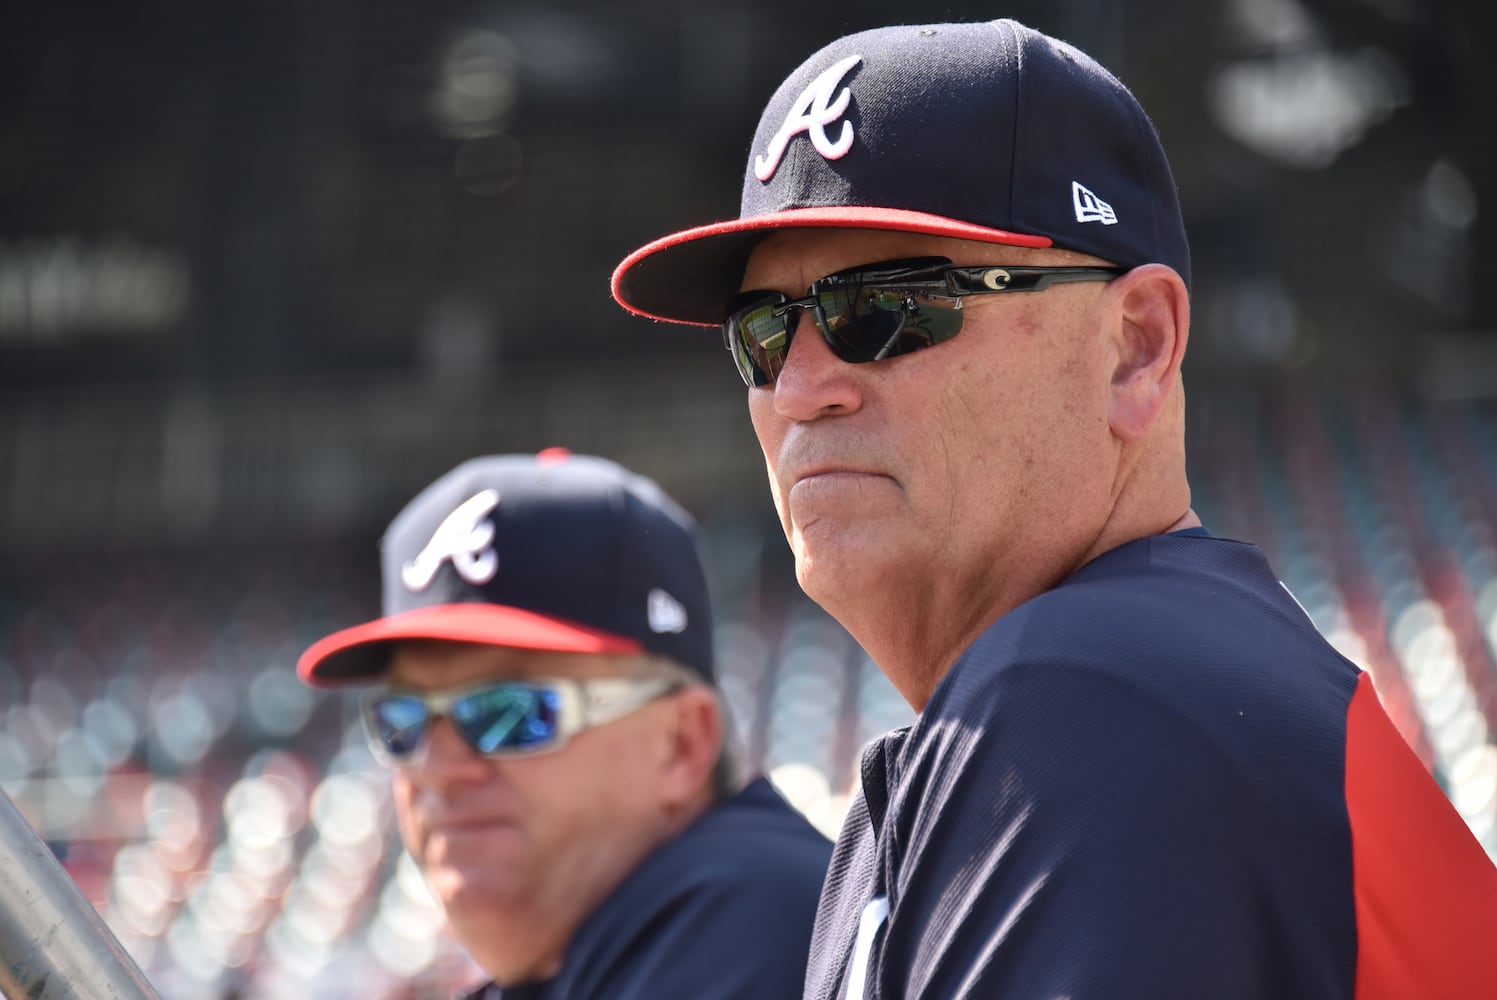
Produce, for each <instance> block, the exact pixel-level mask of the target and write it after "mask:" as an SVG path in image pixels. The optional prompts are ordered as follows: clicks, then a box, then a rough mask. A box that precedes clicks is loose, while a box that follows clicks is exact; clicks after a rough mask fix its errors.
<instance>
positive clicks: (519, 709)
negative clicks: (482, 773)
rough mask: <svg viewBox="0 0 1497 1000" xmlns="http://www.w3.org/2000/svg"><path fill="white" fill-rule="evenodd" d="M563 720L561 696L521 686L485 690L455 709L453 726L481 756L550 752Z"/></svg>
mask: <svg viewBox="0 0 1497 1000" xmlns="http://www.w3.org/2000/svg"><path fill="white" fill-rule="evenodd" d="M560 719H561V696H560V694H558V693H557V692H556V691H553V690H551V689H550V688H542V687H530V686H528V685H520V684H504V685H498V686H495V687H491V688H484V689H483V690H481V691H475V692H473V693H472V694H470V695H467V696H465V697H463V698H459V699H458V701H457V703H456V704H454V705H453V706H452V724H453V725H454V726H456V727H457V729H458V731H459V732H460V733H462V735H463V738H464V739H465V740H467V741H468V743H469V744H470V745H471V746H472V747H473V749H475V750H477V751H478V752H479V753H481V754H503V753H526V752H530V751H535V750H544V749H547V748H548V747H549V746H550V745H551V744H552V743H554V742H555V740H556V737H557V731H558V728H559V722H560Z"/></svg>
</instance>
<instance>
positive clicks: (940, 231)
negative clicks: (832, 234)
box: [612, 205, 1053, 326]
mask: <svg viewBox="0 0 1497 1000" xmlns="http://www.w3.org/2000/svg"><path fill="white" fill-rule="evenodd" d="M780 229H888V230H895V231H899V232H908V233H920V234H923V235H927V236H949V237H952V238H954V239H959V240H975V241H977V242H979V243H1002V244H1004V245H1007V246H1016V247H1030V248H1033V249H1037V250H1039V249H1044V248H1045V247H1048V246H1050V245H1051V244H1052V243H1053V241H1052V240H1051V239H1050V238H1049V237H1048V236H1029V235H1026V234H1024V233H1011V232H1007V231H1006V230H1002V229H989V228H988V227H986V226H978V225H973V224H972V223H970V222H962V221H961V220H959V219H950V218H947V217H946V216H944V215H931V214H929V213H926V212H912V211H909V210H907V209H901V208H873V207H869V206H863V205H836V206H831V207H827V208H792V209H786V210H785V211H783V212H771V213H769V214H767V215H754V216H750V217H748V218H746V219H732V220H730V221H727V222H715V223H713V224H711V225H707V226H697V227H696V228H694V229H684V230H682V231H681V232H679V233H673V234H671V235H670V236H664V237H661V238H660V239H658V240H655V241H654V242H652V243H648V244H646V245H645V246H642V247H640V248H639V249H638V250H636V251H634V252H633V253H631V254H630V255H629V256H627V257H625V258H624V260H623V261H622V262H621V263H620V264H619V266H618V267H617V268H615V269H614V272H613V281H612V288H613V297H614V299H616V300H617V301H618V303H619V305H621V306H623V307H624V308H625V309H627V310H629V311H630V312H632V313H635V314H637V315H640V316H644V317H647V318H649V319H658V320H664V321H666V322H668V323H689V324H692V325H696V326H717V325H718V324H719V323H721V322H722V319H723V306H724V305H725V304H726V303H727V301H728V299H730V298H732V297H733V296H734V295H735V294H737V292H738V290H739V284H740V283H741V282H742V280H743V269H744V266H745V265H746V264H747V263H748V258H749V254H750V253H751V252H752V251H753V249H754V245H755V244H757V243H758V242H759V241H760V240H762V239H763V238H764V237H765V236H767V235H769V233H770V232H771V231H774V230H780Z"/></svg>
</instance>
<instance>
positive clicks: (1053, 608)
mask: <svg viewBox="0 0 1497 1000" xmlns="http://www.w3.org/2000/svg"><path fill="white" fill-rule="evenodd" d="M862 785H863V787H862V794H861V795H858V796H855V797H854V804H853V808H852V810H851V812H850V814H849V816H848V820H847V824H846V826H845V827H844V830H843V832H842V835H841V838H840V839H839V841H838V844H837V847H836V850H835V852H834V854H833V859H832V865H831V868H830V871H829V873H828V876H827V884H826V888H825V890H824V893H823V897H822V901H821V905H820V909H819V912H818V915H817V922H816V930H815V933H814V937H813V942H812V950H811V960H810V965H809V968H808V970H807V979H806V990H805V997H806V998H807V1000H834V998H835V1000H844V998H846V1000H860V998H864V997H877V998H882V1000H958V998H964V997H971V998H978V997H980V998H983V1000H1001V998H1023V1000H1058V998H1066V1000H1128V998H1139V1000H1145V998H1146V1000H1171V998H1180V1000H1187V998H1188V1000H1204V998H1210V1000H1236V998H1256V1000H1270V998H1271V1000H1342V998H1344V1000H1352V998H1356V1000H1370V998H1393V997H1407V998H1414V997H1418V998H1434V997H1451V998H1457V997H1477V996H1497V957H1494V956H1497V948H1494V947H1493V943H1494V942H1497V869H1494V868H1493V865H1492V863H1491V861H1490V860H1489V859H1488V858H1487V856H1486V854H1485V853H1484V852H1483V851H1482V849H1481V847H1480V846H1479V845H1478V844H1477V842H1476V840H1475V838H1474V837H1473V836H1472V835H1471V834H1470V832H1469V830H1467V828H1466V827H1465V825H1464V824H1463V822H1462V821H1461V819H1460V817H1459V815H1458V814H1457V813H1456V812H1455V810H1454V809H1453V808H1452V807H1451V805H1450V803H1449V802H1448V801H1447V800H1446V799H1445V797H1444V795H1443V794H1442V793H1441V792H1440V790H1439V788H1438V786H1437V785H1436V784H1435V782H1434V781H1433V780H1432V779H1431V777H1430V776H1429V775H1428V773H1427V772H1425V771H1424V769H1423V768H1422V766H1420V764H1419V762H1418V759H1417V758H1416V757H1415V756H1414V755H1413V753H1412V751H1410V750H1409V748H1408V747H1407V745H1406V744H1404V742H1403V740H1402V739H1401V738H1400V737H1399V735H1398V733H1397V731H1396V730H1395V729H1394V727H1393V726H1392V724H1391V723H1390V722H1389V721H1388V719H1387V717H1386V716H1385V715H1384V714H1383V713H1382V710H1381V708H1380V706H1379V705H1378V703H1377V700H1376V697H1375V694H1374V693H1373V691H1372V688H1371V687H1370V685H1369V684H1368V683H1367V680H1366V677H1365V675H1363V674H1361V673H1360V672H1359V671H1358V669H1357V668H1356V667H1355V666H1354V665H1352V664H1351V663H1349V662H1348V661H1346V660H1345V659H1343V658H1342V657H1341V656H1339V655H1338V654H1337V653H1336V652H1335V650H1334V649H1332V648H1331V647H1330V646H1329V644H1327V643H1326V642H1325V641H1324V640H1323V639H1322V638H1321V636H1320V635H1319V634H1318V633H1317V632H1316V630H1315V628H1314V627H1313V625H1312V623H1311V622H1310V620H1309V619H1308V617H1307V616H1306V615H1305V614H1304V612H1303V610H1302V609H1301V608H1300V607H1299V606H1298V604H1297V603H1296V602H1295V601H1294V599H1293V598H1292V597H1291V596H1290V595H1289V593H1288V592H1287V591H1286V590H1284V588H1283V587H1282V586H1281V585H1280V584H1279V582H1278V580H1277V579H1276V578H1275V576H1274V574H1273V573H1272V571H1271V570H1270V568H1269V567H1268V565H1267V563H1266V561H1265V560H1264V559H1263V557H1262V554H1261V553H1260V552H1259V551H1258V550H1257V549H1256V548H1254V547H1252V546H1250V545H1245V544H1242V543H1239V542H1232V541H1227V540H1224V539H1216V538H1212V537H1210V536H1209V535H1207V534H1206V533H1205V532H1202V531H1199V530H1197V531H1190V532H1178V533H1175V534H1173V535H1164V536H1156V537H1152V538H1145V539H1141V540H1138V541H1135V542H1132V543H1130V544H1127V545H1124V546H1122V547H1120V548H1118V549H1115V550H1113V551H1111V552H1108V553H1106V554H1104V555H1102V556H1101V557H1099V558H1098V559H1096V560H1094V561H1093V562H1091V563H1089V564H1087V565H1086V566H1084V567H1082V568H1081V569H1080V570H1079V571H1077V572H1076V573H1074V574H1073V575H1072V576H1071V577H1069V578H1068V579H1066V580H1065V581H1064V582H1063V583H1062V584H1061V585H1059V586H1057V587H1055V588H1054V589H1052V590H1050V591H1048V592H1046V593H1044V594H1042V595H1040V596H1039V597H1036V598H1034V599H1033V600H1031V601H1029V602H1028V603H1026V604H1024V605H1022V606H1020V607H1019V608H1017V609H1015V610H1014V611H1012V612H1010V613H1009V614H1007V615H1005V616H1004V617H1003V618H1001V619H1000V620H999V621H998V622H996V623H995V624H993V625H992V626H991V627H990V628H988V629H987V631H986V632H985V633H984V634H983V635H982V636H981V637H980V638H979V639H978V640H977V641H976V642H975V643H974V644H973V645H972V646H971V648H969V649H968V650H967V651H966V652H965V654H964V655H963V656H962V657H961V658H960V659H959V660H958V661H957V663H956V664H955V665H954V666H953V667H952V669H951V671H950V672H949V673H948V675H947V676H946V677H945V678H944V679H943V680H942V682H941V683H940V685H939V686H938V687H937V688H936V690H935V692H934V694H933V696H932V698H931V701H930V703H929V704H928V705H927V706H926V708H925V710H924V711H923V712H922V714H921V716H920V718H919V719H918V721H917V722H916V723H915V724H914V725H913V726H911V727H908V728H906V729H903V730H898V731H895V732H893V733H891V734H889V735H888V736H886V737H884V738H882V739H880V740H877V741H875V742H874V743H872V744H870V745H869V747H868V748H867V749H866V750H865V752H864V755H863V760H862Z"/></svg>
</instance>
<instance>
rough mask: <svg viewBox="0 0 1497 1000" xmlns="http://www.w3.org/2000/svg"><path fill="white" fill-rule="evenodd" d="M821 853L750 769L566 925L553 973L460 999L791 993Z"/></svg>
mask: <svg viewBox="0 0 1497 1000" xmlns="http://www.w3.org/2000/svg"><path fill="white" fill-rule="evenodd" d="M830 853H831V843H830V842H829V841H828V840H827V839H826V838H825V837H823V836H822V835H821V834H820V833H818V832H817V831H816V829H815V828H814V827H812V826H811V825H810V824H809V823H808V822H806V820H805V818H804V817H803V816H801V814H800V813H798V812H796V811H795V810H794V809H792V808H791V807H790V805H789V804H788V803H787V802H786V801H785V800H784V799H783V798H781V797H780V795H779V793H778V792H776V791H775V790H774V788H773V787H772V786H771V785H770V784H769V782H767V781H765V780H764V779H762V778H761V779H759V780H757V781H755V782H753V783H751V784H750V785H749V786H748V787H747V788H745V789H744V790H743V791H742V792H740V793H739V794H738V795H735V796H734V797H732V798H730V799H728V800H726V801H724V802H722V803H719V804H718V805H716V806H714V807H713V808H712V809H710V810H709V811H708V812H707V813H706V814H704V815H703V816H702V817H701V818H700V819H698V820H697V821H696V822H695V823H693V824H692V825H691V826H689V827H688V828H687V829H686V830H684V831H683V832H682V833H681V834H680V836H677V837H675V838H673V839H671V840H669V841H667V842H666V843H664V844H662V845H661V846H660V847H659V848H657V849H656V850H655V851H654V852H653V853H651V854H650V855H649V856H648V857H646V858H645V859H644V861H642V862H641V863H640V865H639V867H637V868H636V869H635V870H634V871H632V872H631V873H630V874H629V876H628V877H627V878H625V879H624V881H623V882H621V883H620V884H619V887H618V888H617V889H616V890H614V892H613V893H612V894H611V895H609V897H608V898H607V899H606V900H604V901H603V904H602V905H601V906H599V907H598V909H597V910H595V911H593V913H592V914H591V915H590V916H589V917H588V918H587V920H586V921H584V922H583V924H582V926H581V927H579V928H578V929H577V933H576V934H575V935H574V936H573V937H572V940H571V942H570V944H569V945H568V947H567V952H566V955H565V956H564V958H563V962H562V967H561V971H560V972H558V973H557V975H556V976H555V977H554V978H553V979H550V980H548V981H546V982H544V983H528V984H523V985H518V986H511V987H507V988H505V989H502V990H501V989H499V988H498V987H496V986H493V985H492V984H491V985H489V986H488V987H485V988H484V989H482V990H479V991H477V992H476V993H473V994H471V995H470V1000H666V998H677V997H679V998H683V1000H685V998H691V1000H776V998H791V997H798V996H799V995H800V989H801V982H802V980H803V979H804V978H805V970H806V951H807V948H808V946H809V943H810V939H811V920H812V917H813V916H814V915H815V912H816V897H817V893H818V891H819V890H820V889H821V883H822V878H823V876H824V875H825V874H826V866H827V859H828V856H829V855H830Z"/></svg>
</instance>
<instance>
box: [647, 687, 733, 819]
mask: <svg viewBox="0 0 1497 1000" xmlns="http://www.w3.org/2000/svg"><path fill="white" fill-rule="evenodd" d="M669 697H670V700H671V702H672V705H671V708H672V709H673V711H674V713H675V718H674V722H675V725H674V726H673V727H672V729H671V731H670V732H669V734H668V739H669V740H670V743H669V745H668V746H667V752H666V759H665V763H664V773H663V774H662V775H661V780H662V782H663V783H664V787H663V788H662V793H663V794H664V795H665V797H666V799H667V801H669V802H670V803H671V804H673V805H680V804H686V803H689V802H692V801H694V800H695V799H696V797H697V796H698V795H699V794H700V793H701V792H702V791H703V790H704V789H705V788H706V786H707V784H708V783H709V782H710V781H711V776H712V769H713V767H715V766H716V764H717V758H718V755H719V754H720V753H721V752H722V746H723V719H722V709H721V708H720V707H719V705H718V701H717V696H716V695H715V694H714V693H713V692H712V689H711V688H708V687H704V686H702V685H699V684H693V685H689V686H687V687H684V688H682V689H681V690H679V691H677V692H676V693H674V694H672V695H670V696H669Z"/></svg>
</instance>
